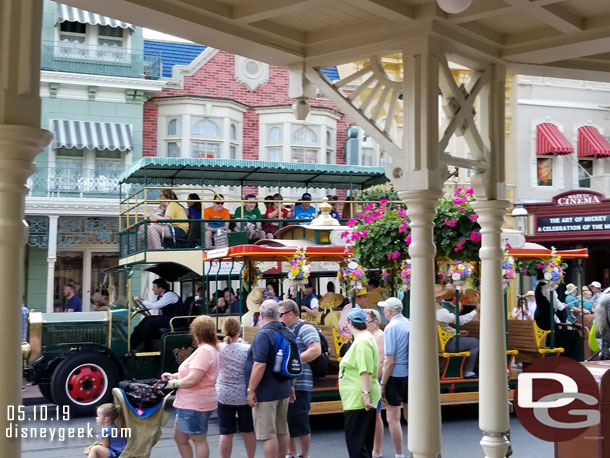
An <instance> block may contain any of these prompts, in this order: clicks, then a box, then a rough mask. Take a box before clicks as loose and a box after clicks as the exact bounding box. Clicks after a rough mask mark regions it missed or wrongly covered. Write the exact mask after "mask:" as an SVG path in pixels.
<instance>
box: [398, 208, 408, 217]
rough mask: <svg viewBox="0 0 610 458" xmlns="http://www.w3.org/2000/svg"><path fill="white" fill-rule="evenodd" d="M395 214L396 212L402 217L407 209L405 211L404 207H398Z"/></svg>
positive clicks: (405, 214)
mask: <svg viewBox="0 0 610 458" xmlns="http://www.w3.org/2000/svg"><path fill="white" fill-rule="evenodd" d="M396 214H397V215H398V216H400V217H403V218H404V217H405V216H407V211H406V210H405V209H404V208H399V209H398V210H397V211H396Z"/></svg>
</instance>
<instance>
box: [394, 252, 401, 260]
mask: <svg viewBox="0 0 610 458" xmlns="http://www.w3.org/2000/svg"><path fill="white" fill-rule="evenodd" d="M398 258H400V251H395V252H394V253H393V254H392V259H398Z"/></svg>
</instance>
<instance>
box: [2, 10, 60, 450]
mask: <svg viewBox="0 0 610 458" xmlns="http://www.w3.org/2000/svg"><path fill="white" fill-rule="evenodd" d="M41 26H42V1H41V0H0V30H2V33H1V34H0V69H2V70H1V71H0V259H3V260H5V262H3V263H2V264H1V265H0V290H2V291H3V293H4V297H3V299H4V300H3V301H2V305H1V307H2V320H1V321H0V348H2V352H0V367H3V368H5V374H4V377H3V380H2V389H1V390H0V412H6V409H7V406H8V405H18V404H20V403H21V371H20V370H19V368H20V367H21V362H22V358H21V310H20V305H21V301H22V297H23V280H24V273H23V268H22V266H23V265H24V258H25V256H24V254H25V250H24V247H25V243H26V233H27V231H26V227H25V225H24V222H23V221H24V217H25V215H24V206H25V194H26V192H27V188H26V187H25V182H26V180H27V178H28V176H30V175H31V174H32V173H33V172H34V165H33V163H32V161H33V159H34V157H35V156H36V155H37V154H38V153H40V152H41V151H42V149H43V148H44V147H45V145H47V144H48V143H49V142H50V141H51V138H52V136H51V134H50V133H49V132H47V131H46V130H42V129H40V29H41ZM8 426H9V425H8V422H7V419H6V416H5V415H2V416H0V431H2V432H4V431H5V429H6V428H7V427H8ZM0 450H2V456H10V457H18V456H20V450H21V443H20V440H19V439H15V438H7V437H6V435H5V434H0Z"/></svg>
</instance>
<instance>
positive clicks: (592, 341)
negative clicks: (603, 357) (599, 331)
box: [588, 323, 600, 352]
mask: <svg viewBox="0 0 610 458" xmlns="http://www.w3.org/2000/svg"><path fill="white" fill-rule="evenodd" d="M595 332H596V331H595V323H593V324H592V325H591V330H590V331H589V341H588V343H589V348H590V349H591V351H595V352H597V351H599V350H600V348H599V343H597V339H596V338H595Z"/></svg>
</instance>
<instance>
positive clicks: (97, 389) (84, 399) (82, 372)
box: [66, 364, 108, 404]
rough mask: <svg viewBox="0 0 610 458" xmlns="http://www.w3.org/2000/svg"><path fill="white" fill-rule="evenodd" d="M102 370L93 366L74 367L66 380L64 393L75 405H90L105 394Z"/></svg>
mask: <svg viewBox="0 0 610 458" xmlns="http://www.w3.org/2000/svg"><path fill="white" fill-rule="evenodd" d="M107 384H108V380H107V376H106V373H105V372H104V370H103V369H102V368H101V367H99V366H97V365H95V364H83V365H81V366H78V367H76V368H75V369H74V370H73V371H72V372H70V375H69V376H68V378H67V379H66V393H67V394H68V396H69V397H70V398H71V399H72V401H73V402H75V403H77V404H92V403H94V402H96V401H97V400H98V399H99V398H100V397H101V396H103V395H104V393H105V392H106V387H107Z"/></svg>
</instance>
